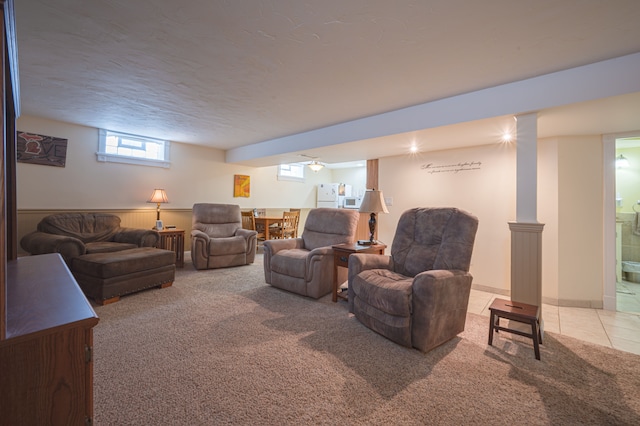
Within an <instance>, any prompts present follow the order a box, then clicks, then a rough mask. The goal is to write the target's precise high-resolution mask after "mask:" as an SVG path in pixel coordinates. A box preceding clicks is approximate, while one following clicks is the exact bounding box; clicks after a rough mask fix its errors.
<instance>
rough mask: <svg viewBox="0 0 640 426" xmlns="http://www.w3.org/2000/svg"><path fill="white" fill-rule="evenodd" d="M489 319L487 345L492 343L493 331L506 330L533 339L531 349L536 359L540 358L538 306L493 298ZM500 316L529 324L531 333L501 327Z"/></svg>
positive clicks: (540, 336)
mask: <svg viewBox="0 0 640 426" xmlns="http://www.w3.org/2000/svg"><path fill="white" fill-rule="evenodd" d="M489 311H491V319H490V322H489V346H491V344H492V343H493V331H494V330H495V331H496V332H497V331H500V330H502V331H506V332H508V333H513V334H518V335H520V336H524V337H530V338H531V339H533V350H534V353H535V356H536V359H537V360H540V346H539V345H540V344H542V333H541V331H540V308H539V307H537V306H534V305H527V304H526V303H520V302H513V301H511V300H504V299H495V300H494V301H493V303H492V304H491V306H489ZM500 318H506V319H509V320H512V321H516V322H521V323H524V324H529V325H530V326H531V333H525V332H522V331H519V330H514V329H512V328H507V327H501V326H500Z"/></svg>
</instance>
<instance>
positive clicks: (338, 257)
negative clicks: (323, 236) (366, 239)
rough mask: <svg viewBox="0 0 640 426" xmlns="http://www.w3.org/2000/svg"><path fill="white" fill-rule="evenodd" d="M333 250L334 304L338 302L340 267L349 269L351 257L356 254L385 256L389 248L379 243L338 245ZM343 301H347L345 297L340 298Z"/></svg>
mask: <svg viewBox="0 0 640 426" xmlns="http://www.w3.org/2000/svg"><path fill="white" fill-rule="evenodd" d="M331 248H332V249H333V296H332V300H333V301H334V302H337V301H338V267H340V266H342V267H343V268H348V267H349V256H351V255H352V254H354V253H372V254H384V249H386V248H387V245H386V244H382V243H377V244H372V245H368V246H361V245H358V244H337V245H335V246H331ZM340 298H341V299H346V297H344V296H342V295H341V296H340Z"/></svg>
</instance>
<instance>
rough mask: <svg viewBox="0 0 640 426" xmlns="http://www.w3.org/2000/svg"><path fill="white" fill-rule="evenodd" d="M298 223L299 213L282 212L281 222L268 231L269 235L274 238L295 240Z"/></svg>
mask: <svg viewBox="0 0 640 426" xmlns="http://www.w3.org/2000/svg"><path fill="white" fill-rule="evenodd" d="M299 222H300V212H299V211H292V212H283V213H282V222H281V223H280V225H279V226H276V227H274V228H273V229H271V230H270V231H269V234H270V235H272V236H273V237H274V238H297V237H298V224H299Z"/></svg>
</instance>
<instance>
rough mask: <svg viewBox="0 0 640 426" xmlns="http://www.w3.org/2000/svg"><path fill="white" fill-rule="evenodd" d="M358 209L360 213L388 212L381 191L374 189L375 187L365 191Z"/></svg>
mask: <svg viewBox="0 0 640 426" xmlns="http://www.w3.org/2000/svg"><path fill="white" fill-rule="evenodd" d="M359 211H360V212H361V213H380V212H382V213H389V210H387V204H386V203H385V202H384V196H383V195H382V191H376V190H375V189H372V190H369V191H366V192H365V193H364V197H363V198H362V203H361V204H360V209H359Z"/></svg>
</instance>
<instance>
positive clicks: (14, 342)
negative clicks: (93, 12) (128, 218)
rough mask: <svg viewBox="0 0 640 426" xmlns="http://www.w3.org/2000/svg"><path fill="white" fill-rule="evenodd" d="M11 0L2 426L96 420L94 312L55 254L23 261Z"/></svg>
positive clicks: (1, 158)
mask: <svg viewBox="0 0 640 426" xmlns="http://www.w3.org/2000/svg"><path fill="white" fill-rule="evenodd" d="M13 3H14V2H13V0H0V14H1V15H2V16H0V43H2V45H3V46H4V49H2V50H1V51H2V53H3V57H2V63H0V73H1V77H2V79H1V80H0V81H2V82H3V84H2V85H0V93H1V94H2V101H3V102H2V103H0V105H1V106H2V114H1V115H0V140H1V142H2V146H0V424H2V425H90V424H92V422H93V358H92V352H93V350H92V344H93V343H92V339H93V327H94V326H95V325H96V324H97V323H98V317H97V316H96V314H95V312H94V311H93V308H92V307H91V305H90V304H89V302H88V301H87V299H86V297H85V296H84V294H83V293H82V291H81V290H80V287H78V284H77V283H76V281H75V279H74V278H73V276H72V275H71V273H70V272H69V269H68V268H67V265H66V264H65V263H64V262H63V261H62V258H61V257H60V255H58V254H48V255H40V256H29V257H23V258H20V259H18V257H17V252H18V242H17V220H16V217H17V211H16V199H17V197H16V186H17V185H16V140H17V133H16V118H17V117H18V116H19V115H20V94H19V90H20V84H19V73H18V53H17V45H16V34H15V17H14V8H13Z"/></svg>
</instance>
